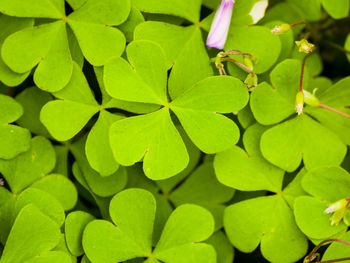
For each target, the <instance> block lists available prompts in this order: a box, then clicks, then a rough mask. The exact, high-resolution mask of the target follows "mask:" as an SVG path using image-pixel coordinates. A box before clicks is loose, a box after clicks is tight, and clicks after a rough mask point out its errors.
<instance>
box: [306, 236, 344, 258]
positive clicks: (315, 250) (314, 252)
mask: <svg viewBox="0 0 350 263" xmlns="http://www.w3.org/2000/svg"><path fill="white" fill-rule="evenodd" d="M331 242H339V243H343V244H345V245H348V246H350V242H348V241H345V240H342V239H337V238H330V239H326V240H323V241H322V242H321V243H319V244H318V245H317V246H316V247H314V249H313V250H312V251H311V252H310V254H309V255H307V256H306V258H305V259H308V260H313V259H315V256H317V260H318V258H319V255H318V254H317V253H316V252H317V250H319V249H320V247H322V246H323V245H326V244H327V243H331ZM334 260H337V261H321V262H322V263H331V262H339V261H342V260H339V259H334ZM345 260H347V259H345ZM310 262H311V261H310ZM316 263H320V262H319V261H317V262H316Z"/></svg>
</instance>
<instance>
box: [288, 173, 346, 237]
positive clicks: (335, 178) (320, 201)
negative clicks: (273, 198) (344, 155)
mask: <svg viewBox="0 0 350 263" xmlns="http://www.w3.org/2000/svg"><path fill="white" fill-rule="evenodd" d="M302 186H303V188H304V190H305V191H306V192H307V193H309V194H310V195H311V196H301V197H298V198H297V199H296V200H295V211H294V214H295V219H296V222H297V224H298V226H299V228H300V229H301V231H303V233H305V234H306V235H307V236H309V237H310V238H314V239H326V238H329V237H332V236H333V235H335V234H338V233H342V232H344V231H345V230H346V229H347V225H345V224H344V223H343V222H339V224H338V225H332V224H331V221H330V219H331V215H330V214H326V213H325V210H326V209H327V207H328V206H329V205H330V204H332V203H334V202H336V201H338V200H340V199H343V198H348V197H349V196H348V195H349V189H350V179H349V173H348V172H347V171H345V170H344V169H342V168H340V167H320V168H315V169H313V170H310V171H309V172H308V173H306V175H305V176H304V178H303V179H302Z"/></svg>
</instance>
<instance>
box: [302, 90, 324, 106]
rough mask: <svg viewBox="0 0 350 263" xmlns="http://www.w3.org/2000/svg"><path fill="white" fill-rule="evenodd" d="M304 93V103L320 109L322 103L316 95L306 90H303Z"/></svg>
mask: <svg viewBox="0 0 350 263" xmlns="http://www.w3.org/2000/svg"><path fill="white" fill-rule="evenodd" d="M303 93H304V101H305V103H306V104H307V105H309V106H312V107H318V106H319V105H320V101H319V100H318V98H316V96H315V93H310V92H308V91H306V90H303Z"/></svg>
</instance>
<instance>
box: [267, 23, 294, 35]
mask: <svg viewBox="0 0 350 263" xmlns="http://www.w3.org/2000/svg"><path fill="white" fill-rule="evenodd" d="M290 29H291V26H290V25H289V24H282V25H279V26H275V27H274V28H272V29H271V32H272V33H274V34H276V35H279V34H283V33H286V32H288V31H289V30H290Z"/></svg>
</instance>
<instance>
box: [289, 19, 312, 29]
mask: <svg viewBox="0 0 350 263" xmlns="http://www.w3.org/2000/svg"><path fill="white" fill-rule="evenodd" d="M299 25H308V22H306V21H301V22H298V23H295V24H291V25H290V27H291V28H293V27H296V26H299Z"/></svg>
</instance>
